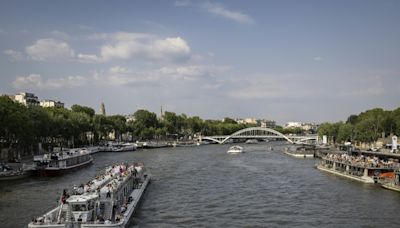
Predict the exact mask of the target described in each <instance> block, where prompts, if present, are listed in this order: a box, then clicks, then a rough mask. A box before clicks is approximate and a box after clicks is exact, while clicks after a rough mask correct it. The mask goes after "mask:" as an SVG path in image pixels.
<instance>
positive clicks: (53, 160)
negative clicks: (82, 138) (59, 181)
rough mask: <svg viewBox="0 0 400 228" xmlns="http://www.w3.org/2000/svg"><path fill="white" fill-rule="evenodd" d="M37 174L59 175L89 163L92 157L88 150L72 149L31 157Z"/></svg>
mask: <svg viewBox="0 0 400 228" xmlns="http://www.w3.org/2000/svg"><path fill="white" fill-rule="evenodd" d="M33 162H34V163H35V164H36V169H37V172H39V175H46V176H47V175H50V176H52V175H61V174H63V173H67V172H70V171H73V170H76V169H79V168H82V167H84V166H87V165H90V164H91V163H92V162H93V158H92V156H91V155H90V152H89V151H88V150H86V149H85V150H78V149H72V150H69V151H61V152H57V153H49V154H43V155H39V156H34V157H33Z"/></svg>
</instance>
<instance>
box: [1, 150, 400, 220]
mask: <svg viewBox="0 0 400 228" xmlns="http://www.w3.org/2000/svg"><path fill="white" fill-rule="evenodd" d="M270 146H272V147H273V150H270ZM228 147H229V145H207V146H200V147H177V148H165V149H154V150H140V151H135V152H121V153H99V154H95V155H93V156H94V164H93V165H91V166H90V167H86V168H84V169H81V170H79V171H77V172H74V173H70V174H67V175H64V176H61V177H52V178H32V179H29V180H23V181H17V182H8V183H0V227H3V228H5V227H13V228H14V227H27V224H28V222H29V221H30V220H31V219H32V218H33V217H35V216H39V215H41V214H43V213H44V212H46V211H48V210H49V209H51V208H54V207H55V206H56V205H57V200H58V199H59V196H60V194H61V192H62V190H63V189H64V188H71V186H73V185H74V184H77V185H78V184H80V183H83V182H87V181H88V180H90V179H92V178H93V177H94V176H95V174H96V173H97V172H99V171H100V170H102V169H103V168H104V167H105V166H107V165H110V164H112V163H113V162H116V161H127V162H129V161H141V162H144V163H145V165H146V166H147V168H148V169H149V170H150V171H151V174H152V176H153V181H152V183H151V185H150V186H149V188H148V190H147V192H146V195H145V199H144V200H143V202H142V204H141V207H140V209H139V211H138V212H137V214H136V215H135V218H134V219H133V221H132V224H131V225H130V227H228V226H229V227H400V219H399V213H400V194H399V193H397V192H392V191H389V190H385V189H382V188H380V187H379V186H375V185H367V184H362V183H359V182H355V181H351V180H347V179H344V178H341V177H337V176H334V175H331V174H327V173H324V172H321V171H319V170H317V169H315V168H314V164H315V162H316V160H313V159H296V158H292V157H288V156H287V155H285V154H283V153H281V150H282V148H283V147H282V146H281V145H278V144H276V143H269V144H256V145H244V147H245V150H246V152H247V153H244V154H238V155H231V154H227V153H226V151H227V149H228Z"/></svg>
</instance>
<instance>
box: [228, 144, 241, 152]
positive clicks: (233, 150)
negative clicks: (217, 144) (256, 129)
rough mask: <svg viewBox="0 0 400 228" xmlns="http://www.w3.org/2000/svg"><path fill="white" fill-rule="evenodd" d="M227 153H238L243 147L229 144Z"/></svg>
mask: <svg viewBox="0 0 400 228" xmlns="http://www.w3.org/2000/svg"><path fill="white" fill-rule="evenodd" d="M227 153H228V154H238V153H243V147H241V146H231V147H229V150H228V151H227Z"/></svg>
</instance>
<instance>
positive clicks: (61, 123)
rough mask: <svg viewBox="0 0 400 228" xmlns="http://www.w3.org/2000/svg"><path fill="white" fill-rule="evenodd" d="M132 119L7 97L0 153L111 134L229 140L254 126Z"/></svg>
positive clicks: (145, 116) (1, 104) (170, 117)
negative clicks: (200, 137)
mask: <svg viewBox="0 0 400 228" xmlns="http://www.w3.org/2000/svg"><path fill="white" fill-rule="evenodd" d="M133 117H134V118H133V119H134V120H133V121H127V120H126V117H125V116H122V115H112V116H104V115H98V114H95V111H94V110H93V109H92V108H90V107H85V106H80V105H73V106H72V107H71V109H64V108H54V107H52V108H43V107H36V106H32V107H26V106H24V105H22V104H20V103H17V102H14V101H13V100H11V99H10V98H9V97H8V96H0V145H1V148H0V149H6V150H7V151H8V152H7V153H9V156H8V157H14V156H15V154H17V153H18V154H21V155H31V154H36V153H37V152H38V144H39V143H41V145H42V147H43V148H44V149H48V147H49V146H52V147H54V146H58V147H59V146H61V147H79V146H83V145H90V144H97V143H98V142H100V141H102V140H107V139H108V136H109V135H110V133H113V134H114V136H115V138H116V139H120V138H121V136H122V135H123V134H125V135H130V136H131V137H130V138H131V139H132V140H151V139H159V140H167V139H170V140H175V139H177V138H182V137H189V136H193V135H194V134H196V133H200V134H202V135H228V134H231V133H233V132H235V131H238V130H240V129H243V128H246V127H251V126H253V125H248V124H238V123H236V122H235V121H234V120H233V119H229V118H226V119H225V121H218V120H202V119H201V118H200V117H197V116H194V117H188V116H186V115H185V114H181V115H177V114H175V113H173V112H165V114H164V116H163V118H161V119H159V118H157V115H156V114H155V113H153V112H149V111H147V110H137V111H136V112H135V113H134V114H133ZM16 152H17V153H16Z"/></svg>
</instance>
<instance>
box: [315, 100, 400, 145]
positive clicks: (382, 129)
mask: <svg viewBox="0 0 400 228" xmlns="http://www.w3.org/2000/svg"><path fill="white" fill-rule="evenodd" d="M390 134H395V135H400V108H397V109H395V110H393V111H387V110H383V109H381V108H374V109H371V110H367V111H365V112H362V113H360V114H359V115H351V116H349V117H348V118H347V121H346V122H337V123H323V124H321V125H320V127H319V129H318V135H319V136H320V137H322V136H323V135H327V136H328V140H329V141H330V142H333V143H343V142H354V143H372V142H376V140H377V139H378V138H381V137H382V136H384V137H385V136H388V135H390Z"/></svg>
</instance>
